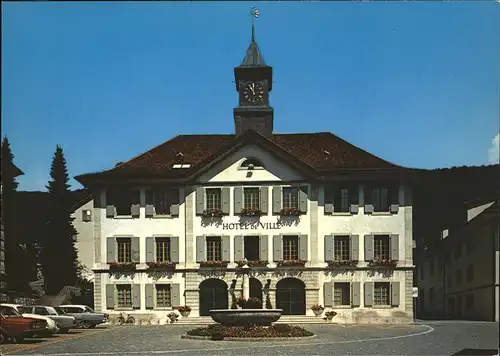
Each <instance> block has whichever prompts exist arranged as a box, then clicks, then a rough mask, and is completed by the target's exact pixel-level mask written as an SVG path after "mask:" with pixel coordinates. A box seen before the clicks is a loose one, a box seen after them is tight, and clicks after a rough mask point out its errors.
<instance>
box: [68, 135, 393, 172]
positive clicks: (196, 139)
mask: <svg viewBox="0 0 500 356" xmlns="http://www.w3.org/2000/svg"><path fill="white" fill-rule="evenodd" d="M270 141H271V142H273V143H274V144H276V145H277V146H278V147H280V148H281V149H282V150H284V151H285V152H288V153H289V154H290V155H291V156H294V157H295V158H297V159H298V160H300V161H302V162H303V163H304V164H306V165H307V166H309V167H310V168H312V169H313V170H317V171H328V170H332V169H343V168H344V169H390V168H402V167H400V166H397V165H395V164H392V163H390V162H387V161H385V160H383V159H381V158H378V157H376V156H374V155H372V154H370V153H368V152H366V151H364V150H362V149H360V148H358V147H356V146H354V145H352V144H350V143H349V142H347V141H345V140H343V139H341V138H339V137H338V136H335V135H334V134H332V133H329V132H319V133H303V134H275V135H273V137H272V138H271V139H270ZM236 142H237V136H236V135H179V136H176V137H174V138H172V139H171V140H169V141H166V142H164V143H162V144H161V145H159V146H156V147H154V148H153V149H151V150H149V151H147V152H145V153H143V154H141V155H139V156H137V157H134V158H132V159H131V160H129V161H127V162H124V163H121V164H119V165H117V166H116V167H114V168H112V169H110V170H107V171H104V172H100V173H93V174H92V173H91V174H85V175H82V176H79V177H77V179H78V178H80V177H82V178H83V177H90V176H122V175H126V176H134V177H138V176H141V177H145V176H161V177H164V178H184V177H188V176H190V175H191V174H192V173H194V172H196V171H198V170H199V169H200V168H201V167H202V166H204V165H205V164H206V163H207V161H208V160H211V159H212V158H215V157H212V156H214V155H216V154H223V152H224V151H226V150H229V149H230V148H231V147H232V146H234V144H235V143H236ZM182 163H184V164H190V165H191V166H190V168H179V169H177V168H173V165H174V164H182Z"/></svg>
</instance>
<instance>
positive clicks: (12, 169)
mask: <svg viewBox="0 0 500 356" xmlns="http://www.w3.org/2000/svg"><path fill="white" fill-rule="evenodd" d="M1 152H2V172H1V174H2V195H1V197H2V198H1V199H2V201H1V205H2V223H3V227H4V238H5V240H4V248H5V272H6V273H7V281H6V282H7V288H8V289H9V290H14V291H17V292H24V291H27V290H28V289H29V286H28V280H27V279H26V278H25V276H26V273H25V272H26V271H25V268H24V267H25V264H24V263H23V261H24V258H25V254H24V252H25V251H24V249H22V248H21V247H20V245H21V246H22V244H23V241H22V240H21V236H19V235H20V234H18V233H17V232H16V231H17V226H19V222H18V221H16V213H17V212H18V204H17V196H16V194H17V187H18V185H19V183H17V181H16V177H17V176H18V175H20V174H22V172H21V171H20V170H19V169H18V168H17V167H16V166H15V165H14V154H13V153H12V150H11V148H10V142H9V139H8V138H7V137H4V139H3V140H2V147H1Z"/></svg>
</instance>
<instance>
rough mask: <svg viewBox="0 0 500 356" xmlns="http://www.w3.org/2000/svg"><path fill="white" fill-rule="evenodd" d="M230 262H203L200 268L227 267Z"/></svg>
mask: <svg viewBox="0 0 500 356" xmlns="http://www.w3.org/2000/svg"><path fill="white" fill-rule="evenodd" d="M228 264H229V261H201V262H200V267H227V265H228Z"/></svg>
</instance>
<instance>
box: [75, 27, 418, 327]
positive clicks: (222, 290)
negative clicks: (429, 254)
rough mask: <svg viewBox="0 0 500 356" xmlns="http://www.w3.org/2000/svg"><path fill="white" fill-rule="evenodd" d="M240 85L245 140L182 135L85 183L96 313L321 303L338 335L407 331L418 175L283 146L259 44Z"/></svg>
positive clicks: (344, 153) (341, 144)
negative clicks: (251, 264) (254, 264)
mask: <svg viewBox="0 0 500 356" xmlns="http://www.w3.org/2000/svg"><path fill="white" fill-rule="evenodd" d="M235 77H236V90H237V91H238V92H239V106H238V107H237V108H235V109H234V122H235V132H236V134H235V135H230V134H221V135H179V136H176V137H174V138H173V139H171V140H169V141H167V142H165V143H163V144H161V145H159V146H157V147H155V148H153V149H151V150H150V151H148V152H146V153H143V154H141V155H139V156H137V157H135V158H133V159H131V160H130V161H127V162H125V163H121V164H118V165H117V166H115V167H114V168H113V169H111V170H108V171H104V172H99V173H90V174H84V175H80V176H78V177H76V179H77V180H78V181H79V182H81V183H82V184H83V185H84V186H85V187H87V188H88V189H89V190H91V192H92V193H93V196H94V209H93V212H92V213H91V219H92V224H93V226H94V247H95V248H94V263H93V271H94V293H95V294H94V296H95V308H96V309H97V310H99V311H107V312H111V311H113V310H114V311H116V312H119V311H122V310H126V311H134V312H135V313H145V314H151V313H155V314H157V315H158V317H160V318H163V317H164V316H165V314H166V313H167V312H168V311H169V310H172V307H175V306H180V305H187V306H190V307H191V308H192V309H193V310H192V313H191V315H192V316H198V315H208V311H209V310H210V309H214V308H228V307H229V306H230V305H231V300H232V298H233V297H234V296H235V297H238V296H240V295H243V296H245V297H259V298H260V299H263V300H266V298H267V296H269V299H270V301H271V304H272V306H273V307H277V308H282V309H283V310H284V314H289V315H290V314H293V315H313V313H312V311H311V309H310V307H311V306H312V305H313V304H317V303H319V304H323V305H325V306H326V307H328V308H331V309H332V310H335V311H337V312H338V315H337V317H336V318H337V319H338V320H339V321H341V322H347V323H351V322H375V323H383V322H393V321H395V320H396V319H397V320H404V321H411V320H412V319H413V302H412V286H413V268H414V266H413V259H412V245H413V244H412V193H411V192H412V189H411V186H412V179H413V174H414V173H415V172H414V170H411V169H407V168H404V167H401V166H397V165H395V164H392V163H389V162H387V161H385V160H383V159H380V158H378V157H376V156H374V155H372V154H370V153H368V152H366V151H364V150H362V149H360V148H358V147H356V146H353V145H351V144H350V143H348V142H346V141H344V140H342V139H341V138H339V137H337V136H335V135H333V134H331V133H328V132H320V133H301V134H276V133H273V120H274V116H273V113H274V111H273V108H272V107H270V106H269V93H270V92H271V90H272V83H273V77H272V68H271V67H269V66H267V65H266V64H265V63H264V60H263V58H262V55H261V53H260V51H259V48H258V46H257V43H256V42H255V40H254V38H253V36H252V41H251V43H250V46H249V48H248V50H247V53H246V56H245V58H244V60H243V63H242V64H241V65H240V66H239V67H236V68H235ZM78 214H79V213H78ZM78 214H77V215H78ZM295 214H297V215H295ZM244 259H246V260H249V261H260V263H261V264H262V265H263V267H260V268H251V269H250V270H247V269H244V268H239V267H238V265H239V263H240V261H243V260H244ZM351 260H353V261H356V262H357V264H356V262H354V263H352V262H350V261H351ZM372 260H375V261H377V262H380V260H383V261H386V262H387V261H389V265H386V266H385V267H382V268H380V267H376V266H375V267H374V266H372V263H371V262H370V261H372ZM345 261H347V262H345ZM358 261H359V262H358ZM383 261H382V262H383ZM161 262H163V263H164V265H163V267H162V268H163V270H162V271H161V272H158V271H155V270H154V269H151V267H148V266H149V265H152V264H154V263H161ZM167 262H173V263H175V264H176V267H175V270H174V271H170V270H168V269H166V268H165V263H167ZM391 262H392V263H393V264H390V263H391ZM345 263H347V264H349V266H347V267H346V266H345ZM214 266H215V267H214ZM329 266H330V267H329ZM120 268H125V270H120ZM128 268H131V270H129V269H128ZM245 271H246V272H248V274H245Z"/></svg>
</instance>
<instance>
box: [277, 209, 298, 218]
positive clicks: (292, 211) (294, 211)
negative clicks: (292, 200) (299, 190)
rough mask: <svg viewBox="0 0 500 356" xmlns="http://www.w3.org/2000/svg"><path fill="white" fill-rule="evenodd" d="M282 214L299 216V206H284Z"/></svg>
mask: <svg viewBox="0 0 500 356" xmlns="http://www.w3.org/2000/svg"><path fill="white" fill-rule="evenodd" d="M280 215H281V216H299V215H300V211H299V209H297V208H283V209H281V211H280Z"/></svg>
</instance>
